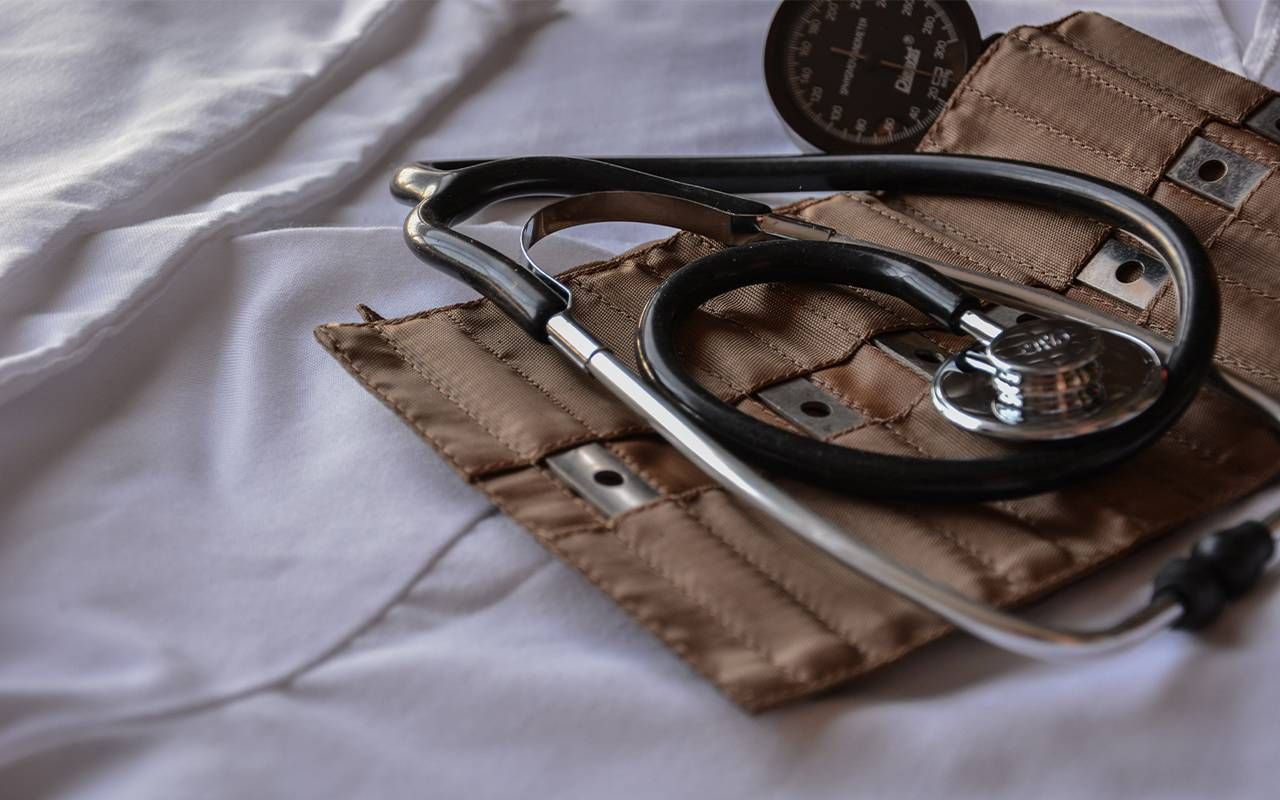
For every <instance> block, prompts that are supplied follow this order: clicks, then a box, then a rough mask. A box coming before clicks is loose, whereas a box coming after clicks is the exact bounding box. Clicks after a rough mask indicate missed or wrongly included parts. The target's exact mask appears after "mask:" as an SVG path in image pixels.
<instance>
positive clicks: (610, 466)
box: [547, 442, 658, 517]
mask: <svg viewBox="0 0 1280 800" xmlns="http://www.w3.org/2000/svg"><path fill="white" fill-rule="evenodd" d="M547 466H548V467H550V468H551V471H552V472H553V473H555V475H556V477H557V478H559V479H560V480H561V481H563V482H564V483H565V485H567V486H568V487H569V488H570V489H572V490H573V491H574V493H575V494H577V495H578V496H579V497H581V498H582V499H583V500H586V501H587V502H588V503H590V504H591V505H593V506H595V507H596V508H597V509H598V510H599V511H600V513H602V514H604V515H605V516H606V517H616V516H617V515H619V514H621V513H623V512H624V511H630V510H631V509H633V508H637V507H639V506H642V505H644V504H645V503H647V502H649V501H650V500H653V499H655V498H657V497H658V493H657V492H656V491H654V489H653V487H652V486H650V485H649V484H648V483H646V482H645V480H644V479H643V478H641V477H640V476H639V475H637V474H635V473H634V472H632V471H631V469H630V468H629V467H627V465H626V463H624V462H623V460H622V459H620V458H618V457H617V456H615V455H614V454H613V453H611V452H609V448H607V447H605V446H603V445H600V444H597V443H595V442H592V443H591V444H584V445H582V446H581V447H575V448H574V449H572V450H566V451H564V452H563V453H556V454H555V455H553V456H550V457H548V458H547Z"/></svg>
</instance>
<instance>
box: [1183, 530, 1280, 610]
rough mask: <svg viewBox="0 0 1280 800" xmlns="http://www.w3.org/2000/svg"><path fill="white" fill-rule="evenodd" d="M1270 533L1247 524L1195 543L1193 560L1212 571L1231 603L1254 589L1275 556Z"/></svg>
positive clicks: (1273, 541) (1274, 547)
mask: <svg viewBox="0 0 1280 800" xmlns="http://www.w3.org/2000/svg"><path fill="white" fill-rule="evenodd" d="M1275 550H1276V545H1275V540H1274V539H1272V538H1271V531H1269V530H1267V526H1266V525H1263V524H1262V523H1260V522H1245V523H1243V524H1240V525H1237V526H1236V527H1234V528H1228V529H1227V530H1225V531H1218V532H1217V533H1214V534H1210V535H1209V536H1206V537H1204V538H1203V539H1201V540H1200V541H1198V542H1196V546H1195V548H1194V549H1193V550H1192V551H1191V557H1192V558H1194V559H1196V560H1197V561H1202V562H1204V563H1205V564H1208V565H1209V566H1210V567H1212V568H1213V571H1214V573H1215V574H1216V575H1217V576H1218V582H1219V583H1221V584H1222V589H1223V591H1225V592H1226V595H1227V599H1228V600H1234V599H1236V598H1237V597H1239V596H1240V595H1242V594H1244V593H1245V592H1247V591H1249V590H1250V589H1252V588H1253V585H1254V584H1255V583H1257V582H1258V578H1260V577H1262V572H1263V570H1265V569H1266V568H1267V562H1269V561H1270V560H1271V557H1272V556H1273V555H1274V554H1275Z"/></svg>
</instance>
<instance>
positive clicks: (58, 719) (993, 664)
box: [0, 0, 1280, 798]
mask: <svg viewBox="0 0 1280 800" xmlns="http://www.w3.org/2000/svg"><path fill="white" fill-rule="evenodd" d="M1233 1H1234V0H1225V2H1227V3H1229V2H1233ZM1086 5H1089V6H1090V7H1096V8H1098V9H1099V10H1102V11H1104V12H1106V13H1109V14H1111V15H1112V16H1115V17H1117V18H1119V19H1121V20H1122V21H1124V22H1126V23H1128V24H1131V25H1133V26H1135V27H1137V28H1139V29H1141V30H1144V31H1146V32H1148V33H1151V34H1153V35H1155V36H1158V37H1160V38H1162V39H1164V40H1166V41H1169V42H1172V43H1174V44H1177V45H1178V46H1180V47H1182V48H1184V49H1186V50H1188V51H1190V52H1193V53H1195V54H1197V55H1199V56H1201V57H1203V58H1206V59H1208V60H1210V61H1213V62H1215V63H1218V64H1220V65H1222V66H1224V67H1226V68H1228V69H1233V70H1235V71H1238V72H1243V73H1245V74H1248V75H1250V76H1251V77H1255V78H1259V79H1262V80H1264V81H1267V82H1269V83H1270V84H1271V85H1280V63H1277V61H1278V59H1277V46H1278V42H1280V2H1276V1H1275V0H1263V2H1261V3H1246V4H1245V5H1246V6H1247V7H1233V6H1231V5H1225V3H1224V5H1225V9H1224V5H1219V4H1218V3H1215V2H1213V0H1189V1H1188V2H1167V3H1159V4H1155V3H1148V2H1145V1H1142V0H1135V1H1134V2H1117V3H1096V4H1086ZM773 7H774V4H773V3H772V2H756V3H747V4H732V5H730V4H725V3H717V2H677V1H676V0H669V1H668V2H661V3H652V2H643V3H642V2H625V3H624V2H617V3H604V2H599V3H589V2H567V1H566V2H562V3H559V4H552V3H533V2H518V1H517V0H483V1H482V0H474V1H473V2H461V1H459V0H450V1H449V2H445V3H441V4H438V5H426V4H416V3H407V4H401V3H387V2H373V1H372V0H369V1H366V2H358V1H357V0H352V1H351V2H345V3H336V2H335V3H270V4H268V3H243V4H226V3H223V4H187V3H158V4H145V5H135V4H125V3H96V4H88V3H86V4H40V5H36V4H20V3H10V4H8V5H7V6H6V7H4V8H3V9H2V12H3V13H0V65H3V68H4V69H3V73H2V74H3V75H4V76H5V80H3V81H0V109H3V113H4V117H3V122H0V201H2V202H0V209H3V210H2V211H0V214H3V220H4V225H3V234H2V235H0V454H3V455H2V456H0V797H4V798H8V797H21V798H27V797H59V798H102V797H110V798H114V797H121V798H152V797H154V798H161V797H172V796H182V797H193V798H202V797H211V798H212V797H226V796H246V797H297V796H315V797H353V796H361V797H363V796H397V795H411V796H415V797H421V796H430V797H463V796H465V797H481V798H483V797H508V796H513V795H531V796H556V797H600V796H632V795H644V796H653V795H665V796H688V797H695V796H697V797H707V796H710V797H719V796H731V795H739V796H774V797H795V796H813V797H826V796H832V797H835V796H842V797H843V796H868V797H885V796H889V797H944V796H954V797H972V798H998V797H1011V798H1013V797H1018V798H1021V797H1028V796H1034V797H1081V796H1083V797H1098V798H1109V797H1116V798H1120V797H1125V798H1128V797H1134V796H1160V797H1187V798H1200V797H1205V796H1224V797H1247V796H1257V797H1262V796H1272V795H1273V794H1274V790H1273V788H1272V781H1271V780H1270V777H1269V776H1270V769H1271V767H1272V762H1273V760H1274V758H1273V756H1274V752H1275V738H1276V736H1277V735H1280V722H1277V720H1276V718H1275V715H1274V708H1275V706H1276V703H1277V700H1280V691H1277V690H1273V689H1271V688H1270V684H1269V682H1268V681H1267V680H1266V679H1265V676H1266V675H1267V674H1268V673H1269V668H1270V666H1271V665H1272V664H1274V663H1276V661H1277V659H1278V658H1280V603H1277V602H1276V597H1275V591H1274V586H1275V581H1274V580H1272V581H1270V582H1269V583H1268V584H1267V585H1266V587H1265V588H1264V590H1263V591H1261V592H1259V593H1258V595H1257V596H1256V597H1254V598H1251V599H1249V600H1248V601H1247V602H1245V603H1243V604H1242V605H1241V606H1240V607H1239V608H1238V609H1237V610H1234V611H1233V612H1232V613H1231V614H1229V615H1228V616H1227V618H1225V619H1224V620H1223V621H1222V623H1221V624H1220V625H1219V626H1217V627H1216V628H1215V629H1214V630H1213V631H1212V632H1211V633H1210V634H1208V635H1207V636H1206V637H1203V638H1200V639H1192V638H1188V637H1181V636H1176V635H1171V636H1166V637H1163V638H1161V639H1159V640H1157V641H1154V642H1152V643H1150V644H1148V645H1146V646H1144V647H1142V648H1141V649H1138V650H1134V651H1132V652H1130V653H1127V654H1123V655H1120V656H1116V657H1113V658H1109V659H1106V660H1102V661H1097V662H1093V663H1088V664H1082V665H1072V666H1067V667H1054V666H1045V665H1040V664H1034V663H1029V662H1025V661H1021V660H1018V659H1015V658H1012V657H1007V656H1003V655H1001V654H999V653H997V652H995V651H993V650H991V649H990V648H988V647H986V646H984V645H981V644H978V643H975V642H973V641H970V640H966V639H964V638H961V637H956V638H954V639H953V640H952V641H948V642H945V643H943V644H941V645H939V646H935V647H931V648H929V649H928V651H927V652H924V653H921V654H918V655H916V656H913V657H912V658H909V659H907V660H906V661H905V662H903V663H902V664H899V665H896V666H894V667H893V668H891V669H889V670H886V671H885V672H883V673H882V674H880V675H878V676H875V677H874V678H872V679H870V680H868V681H865V682H863V683H861V684H859V685H858V686H856V687H854V688H853V689H851V690H848V691H845V692H842V693H839V694H837V695H835V696H832V697H828V698H825V699H823V700H822V701H820V702H815V703H809V704H805V705H801V706H797V707H794V708H790V709H787V710H783V711H779V712H775V713H770V714H767V715H764V716H761V717H754V718H753V717H748V716H745V715H743V714H742V713H740V712H739V711H737V710H736V709H735V708H733V707H732V706H731V705H730V704H729V703H728V702H727V701H726V700H724V699H723V698H721V697H720V696H719V695H718V694H717V693H716V692H715V691H714V690H713V689H712V688H711V687H709V686H708V685H707V684H706V683H705V682H704V681H702V679H701V678H699V677H697V676H696V675H694V674H693V673H692V672H691V671H689V670H688V669H686V668H685V667H684V666H683V665H682V664H681V662H680V661H679V660H678V659H677V658H676V657H675V656H673V655H671V654H670V653H668V652H667V651H666V650H664V649H663V648H662V647H661V645H660V644H659V643H657V642H656V641H654V640H652V639H651V638H650V637H649V636H648V635H647V634H646V633H645V632H644V631H643V630H641V629H640V628H639V627H638V626H636V625H634V624H632V623H631V622H630V621H629V620H628V619H627V618H626V617H625V615H624V614H623V613H622V612H621V611H619V610H618V609H616V608H615V607H614V606H613V605H612V604H611V603H610V602H609V601H608V600H607V599H606V598H605V597H603V596H602V595H600V594H599V593H597V592H596V591H595V590H594V589H592V588H591V587H590V586H589V585H587V583H586V582H585V581H584V580H582V579H580V578H579V577H578V576H577V575H576V574H575V573H574V572H573V571H572V570H571V569H569V568H568V567H566V566H564V565H562V564H560V563H559V562H557V561H555V560H554V559H552V558H550V557H549V556H548V555H547V554H545V553H544V552H543V551H542V550H541V549H540V548H539V547H538V546H537V545H536V544H535V543H534V542H532V541H531V540H530V538H529V537H528V536H527V535H526V534H524V533H523V532H522V531H521V530H519V528H518V527H517V526H516V525H514V524H513V523H512V522H510V521H509V520H508V519H506V518H505V517H503V516H501V515H500V514H499V513H497V512H496V511H495V510H494V509H493V508H491V507H490V506H489V504H488V503H487V501H486V500H485V499H484V498H483V497H482V496H481V495H480V494H479V493H477V492H476V491H474V490H472V489H471V488H470V487H467V486H466V485H465V484H464V483H463V482H462V481H461V480H460V479H459V478H457V477H456V476H455V475H454V474H453V473H452V471H451V470H450V469H449V468H448V467H447V465H445V464H444V463H443V462H442V461H441V460H440V459H439V458H438V457H437V456H436V455H435V454H434V453H433V452H432V451H431V450H430V449H429V448H428V447H426V446H425V445H423V444H422V443H421V442H420V441H419V440H418V439H417V438H416V437H415V436H414V435H413V434H412V432H411V431H409V430H408V429H407V428H406V427H405V426H404V425H403V424H401V423H400V422H399V421H398V420H397V419H396V418H395V417H394V416H393V415H392V414H390V413H389V412H387V411H386V409H384V408H383V407H382V406H381V405H380V404H379V403H378V402H377V401H376V400H375V399H374V398H372V397H371V396H369V395H368V394H367V393H366V392H365V391H364V390H363V389H361V388H360V387H359V386H358V385H357V384H356V382H355V381H353V380H351V379H350V377H349V376H348V375H347V374H346V373H345V372H344V371H343V370H342V369H341V368H340V367H339V366H338V365H337V364H336V363H335V362H333V360H332V359H331V358H330V357H329V356H328V355H327V354H325V353H324V352H323V351H322V350H321V348H320V347H318V346H317V345H316V344H315V342H314V341H313V340H312V338H311V329H312V328H313V327H314V326H315V325H317V324H320V323H322V322H327V321H332V320H341V319H352V318H354V314H353V311H352V305H353V304H354V303H356V302H366V303H369V304H370V305H371V306H372V307H373V308H375V309H377V310H378V311H380V312H382V313H384V314H386V315H392V314H400V313H408V312H412V311H417V310H420V309H423V308H427V307H431V306H436V305H440V304H443V303H448V302H454V301H457V300H460V299H464V298H467V297H469V296H471V294H470V292H469V290H467V289H466V288H465V287H463V286H461V285H460V284H457V283H455V282H452V281H450V280H448V279H446V278H444V277H443V276H441V275H439V274H437V273H434V272H432V271H430V270H427V269H425V268H424V267H422V266H421V265H420V264H419V263H418V262H416V261H415V259H414V258H413V257H412V256H411V255H410V254H409V253H408V252H407V250H405V248H404V246H403V244H402V243H401V240H400V234H399V222H400V221H401V219H402V218H403V215H404V209H403V208H402V207H401V206H399V205H397V204H395V203H394V202H393V201H392V200H391V199H390V198H389V196H388V194H387V191H386V182H387V179H388V178H389V176H390V174H391V170H392V168H393V167H394V165H396V164H397V163H399V162H401V161H403V160H408V159H412V158H428V157H430V158H446V157H464V156H477V155H505V154H516V153H536V152H558V153H575V154H644V153H653V154H668V153H687V154H699V153H704V154H713V153H758V152H790V151H792V150H793V146H792V145H791V143H790V140H789V139H788V138H787V136H786V134H785V132H784V131H783V130H782V128H781V126H780V124H779V123H778V121H777V120H776V117H775V115H774V113H773V111H772V109H771V107H770V104H769V100H768V97H767V93H766V92H765V89H764V86H763V81H762V80H761V78H760V65H759V51H760V47H761V44H762V42H763V36H764V32H765V30H766V28H767V25H768V21H769V18H770V16H771V14H772V11H773ZM975 7H976V10H977V13H978V17H979V22H980V23H981V25H982V28H983V30H984V31H985V32H992V31H996V30H1003V29H1007V28H1008V27H1011V26H1013V25H1015V24H1021V23H1040V22H1045V21H1048V20H1051V19H1053V18H1056V17H1059V16H1063V15H1065V14H1066V13H1068V12H1070V11H1072V10H1074V4H1072V3H1066V2H1057V3H1036V4H1024V3H1014V2H978V3H975ZM1224 10H1225V12H1226V13H1224ZM1250 22H1252V23H1256V24H1255V25H1254V26H1252V27H1251V26H1250V24H1249V23H1250ZM1233 27H1234V28H1235V29H1237V30H1239V31H1241V32H1242V35H1238V34H1236V33H1233ZM516 219H518V215H514V214H511V213H510V212H501V211H499V212H496V213H494V214H490V215H487V216H486V217H485V218H484V219H482V220H481V221H479V222H477V223H476V224H474V225H472V226H469V230H470V231H471V232H473V233H474V234H475V235H477V236H480V237H482V238H485V239H486V240H488V241H491V242H493V243H495V244H496V245H498V246H500V247H506V248H511V247H514V246H515V243H516V236H515V228H514V227H513V226H512V224H511V223H512V222H513V221H515V220H516ZM637 235H639V234H637V233H636V232H635V231H630V232H628V233H626V234H622V233H613V232H605V233H598V234H595V235H593V236H592V237H591V238H590V239H583V240H579V241H578V242H577V243H576V244H574V243H572V242H570V243H566V244H565V245H564V246H563V250H562V251H561V252H559V253H557V254H556V261H558V262H560V263H563V264H565V265H568V264H571V263H575V262H576V261H580V260H583V259H585V258H589V257H597V256H599V255H603V254H605V253H607V252H611V251H614V250H616V249H618V248H620V247H621V246H623V245H624V244H626V243H627V242H628V241H629V240H628V239H626V237H628V236H629V237H632V238H634V237H635V236H637ZM356 462H359V463H360V464H362V465H363V469H362V470H361V473H360V475H359V476H358V477H357V478H353V477H352V476H351V470H349V469H346V467H348V466H349V465H350V464H352V463H356ZM1184 541H1185V540H1184ZM1177 544H1179V543H1178V542H1174V543H1170V544H1169V545H1167V546H1162V547H1159V548H1153V549H1152V550H1150V551H1147V552H1144V553H1142V554H1140V555H1138V556H1135V557H1134V558H1133V559H1131V560H1129V561H1126V562H1125V565H1123V566H1121V567H1119V568H1118V569H1116V570H1112V571H1111V572H1110V573H1108V574H1107V575H1106V576H1104V577H1102V578H1100V579H1096V580H1092V581H1090V582H1088V583H1087V584H1085V585H1084V586H1083V587H1080V588H1078V589H1076V590H1073V591H1072V592H1070V593H1068V594H1067V595H1065V596H1064V597H1062V598H1059V599H1056V600H1054V601H1053V602H1051V603H1048V604H1046V606H1045V607H1044V608H1043V609H1040V610H1038V611H1037V613H1039V614H1044V615H1045V616H1052V617H1054V618H1055V619H1066V620H1075V621H1082V622H1083V621H1094V620H1097V619H1099V618H1100V616H1101V617H1105V616H1106V615H1108V614H1112V615H1114V613H1115V610H1116V609H1117V608H1119V607H1122V606H1123V605H1125V604H1126V603H1128V604H1132V603H1134V602H1137V601H1138V600H1139V599H1140V598H1141V597H1142V596H1143V593H1144V592H1145V585H1146V579H1147V578H1148V577H1149V575H1150V574H1151V572H1152V571H1153V569H1154V568H1155V565H1157V564H1158V563H1159V562H1160V561H1161V559H1162V557H1164V556H1165V555H1166V554H1167V552H1168V551H1169V550H1170V549H1171V548H1173V547H1174V546H1176V545H1177Z"/></svg>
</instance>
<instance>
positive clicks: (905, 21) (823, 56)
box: [783, 0, 967, 145]
mask: <svg viewBox="0 0 1280 800" xmlns="http://www.w3.org/2000/svg"><path fill="white" fill-rule="evenodd" d="M785 47H786V54H785V57H784V59H783V63H784V66H785V69H786V78H787V86H788V89H789V91H790V94H791V97H792V100H793V101H794V102H795V104H796V106H797V107H798V108H799V110H800V111H801V113H802V114H804V116H805V117H807V118H808V119H810V120H811V121H812V122H814V123H815V124H817V125H819V126H821V127H822V128H823V129H825V130H826V131H827V133H828V134H830V135H832V136H835V137H837V138H839V139H842V140H844V141H847V142H851V143H856V144H860V145H884V144H891V143H894V142H898V141H902V140H905V139H910V138H913V137H918V136H919V135H921V134H922V133H923V132H924V130H925V129H926V128H928V127H929V125H931V124H932V123H933V121H934V120H935V119H936V118H937V117H938V114H940V113H941V112H942V107H943V105H944V104H945V103H946V101H947V97H948V95H949V94H950V93H951V90H952V89H953V88H954V84H955V82H956V81H957V80H958V79H959V76H960V75H962V74H963V73H964V69H965V59H966V57H967V56H966V53H965V52H964V46H963V44H961V42H960V37H959V35H958V33H957V31H956V26H955V23H954V22H953V21H952V19H951V17H950V16H949V15H948V14H947V12H946V9H945V3H942V2H939V0H892V2H890V0H845V1H844V2H822V1H821V0H818V1H817V2H809V3H806V8H805V9H804V10H803V11H802V12H801V13H800V14H799V15H798V16H797V17H796V18H795V22H794V24H793V25H792V27H791V30H790V31H788V34H787V37H786V40H785Z"/></svg>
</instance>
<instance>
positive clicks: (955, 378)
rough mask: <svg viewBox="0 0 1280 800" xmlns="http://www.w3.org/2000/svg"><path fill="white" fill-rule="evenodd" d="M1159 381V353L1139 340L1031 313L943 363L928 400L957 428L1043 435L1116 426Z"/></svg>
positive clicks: (1145, 401)
mask: <svg viewBox="0 0 1280 800" xmlns="http://www.w3.org/2000/svg"><path fill="white" fill-rule="evenodd" d="M1163 386H1164V378H1163V373H1162V368H1161V365H1160V359H1159V357H1158V356H1157V355H1156V353H1155V351H1154V350H1152V349H1151V348H1150V347H1148V346H1147V345H1146V344H1145V343H1143V342H1141V341H1139V340H1137V339H1135V338H1132V337H1130V336H1126V335H1124V334H1122V333H1117V332H1115V331H1109V330H1104V329H1099V328H1095V327H1092V326H1090V325H1085V324H1082V323H1079V322H1074V321H1071V320H1064V319H1033V320H1030V321H1027V322H1020V323H1017V324H1015V325H1012V326H1010V327H1008V328H1006V329H1004V330H1002V331H1001V332H1000V333H999V334H997V335H996V336H995V337H994V338H992V339H991V341H990V343H989V344H987V345H986V347H985V348H984V347H982V346H981V345H979V346H975V347H973V348H970V349H968V350H965V351H964V352H962V353H959V354H957V355H955V356H953V357H952V358H951V359H949V360H948V361H947V362H946V363H945V364H943V365H942V366H941V367H940V368H939V369H938V371H937V373H935V375H934V379H933V403H934V406H936V407H937V409H938V410H939V411H940V412H942V414H943V416H945V417H946V418H947V419H948V420H950V421H951V422H953V423H955V424H956V425H958V426H960V427H961V428H964V429H965V430H970V431H974V432H976V433H981V434H984V435H986V436H991V437H994V438H998V439H1014V440H1024V441H1025V440H1036V441H1044V440H1056V439H1070V438H1072V437H1076V436H1083V435H1086V434H1090V433H1097V432H1098V431H1104V430H1107V429H1108V428H1113V427H1115V426H1117V425H1120V424H1122V423H1124V422H1126V421H1128V420H1130V419H1132V418H1133V417H1135V416H1137V415H1138V414H1140V413H1141V412H1142V411H1144V410H1145V409H1147V408H1148V407H1149V406H1150V405H1151V404H1152V403H1154V402H1155V401H1156V399H1157V398H1158V397H1159V396H1160V392H1161V389H1162V388H1163Z"/></svg>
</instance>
